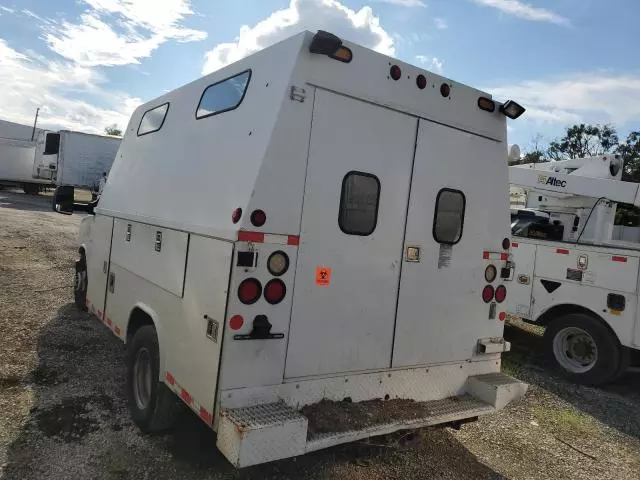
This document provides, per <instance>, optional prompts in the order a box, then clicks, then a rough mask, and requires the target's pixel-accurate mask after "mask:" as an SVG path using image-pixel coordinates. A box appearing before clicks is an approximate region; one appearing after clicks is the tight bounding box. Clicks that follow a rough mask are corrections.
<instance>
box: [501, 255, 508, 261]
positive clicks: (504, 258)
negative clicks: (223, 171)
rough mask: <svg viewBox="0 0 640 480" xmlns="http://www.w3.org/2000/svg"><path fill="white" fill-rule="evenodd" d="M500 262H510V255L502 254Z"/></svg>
mask: <svg viewBox="0 0 640 480" xmlns="http://www.w3.org/2000/svg"><path fill="white" fill-rule="evenodd" d="M500 260H509V254H508V253H501V254H500Z"/></svg>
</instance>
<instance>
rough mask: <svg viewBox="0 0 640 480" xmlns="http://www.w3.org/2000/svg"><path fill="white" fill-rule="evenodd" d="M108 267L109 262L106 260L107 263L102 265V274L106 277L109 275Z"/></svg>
mask: <svg viewBox="0 0 640 480" xmlns="http://www.w3.org/2000/svg"><path fill="white" fill-rule="evenodd" d="M107 266H108V264H107V261H106V260H105V261H104V262H103V263H102V273H104V274H105V275H106V273H107Z"/></svg>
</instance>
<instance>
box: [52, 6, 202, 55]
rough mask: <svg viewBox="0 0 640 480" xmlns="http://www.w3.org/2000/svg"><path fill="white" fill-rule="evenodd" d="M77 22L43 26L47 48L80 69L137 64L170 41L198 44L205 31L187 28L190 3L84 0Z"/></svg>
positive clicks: (190, 12)
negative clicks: (185, 25) (83, 67)
mask: <svg viewBox="0 0 640 480" xmlns="http://www.w3.org/2000/svg"><path fill="white" fill-rule="evenodd" d="M83 2H84V3H86V4H87V6H88V8H87V10H86V11H85V12H84V13H82V14H81V15H80V18H79V20H78V21H77V23H74V22H69V21H62V22H60V23H52V22H49V23H48V24H46V25H45V26H44V27H43V28H44V31H45V34H44V39H45V41H46V42H47V43H48V45H49V48H51V50H53V51H54V52H56V53H58V54H59V55H62V56H63V57H65V58H67V59H69V60H71V61H73V62H76V63H78V64H79V65H82V66H96V65H103V66H115V65H126V64H132V63H139V61H140V59H141V58H146V57H149V56H150V55H151V53H152V52H153V51H154V50H155V49H157V48H158V47H159V46H160V45H162V44H163V43H164V42H166V41H168V40H176V41H178V42H192V41H199V40H203V39H204V38H206V36H207V35H206V33H205V32H201V31H198V30H193V29H189V28H185V27H184V26H183V25H182V21H183V20H184V19H185V17H186V16H188V15H192V14H193V10H192V9H191V4H190V0H162V1H159V0H83Z"/></svg>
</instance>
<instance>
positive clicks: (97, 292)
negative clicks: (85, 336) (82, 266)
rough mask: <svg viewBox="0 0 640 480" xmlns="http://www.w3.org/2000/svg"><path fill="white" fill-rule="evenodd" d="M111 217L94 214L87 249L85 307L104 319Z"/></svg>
mask: <svg viewBox="0 0 640 480" xmlns="http://www.w3.org/2000/svg"><path fill="white" fill-rule="evenodd" d="M112 231H113V218H111V217H105V216H104V215H96V216H95V217H94V219H93V224H92V225H91V235H90V236H89V243H88V244H87V245H85V248H86V251H87V282H88V284H87V308H88V309H89V311H90V312H91V313H93V314H95V315H97V316H98V318H100V320H104V312H105V300H106V298H105V295H106V291H107V276H108V273H109V257H110V255H111V233H112Z"/></svg>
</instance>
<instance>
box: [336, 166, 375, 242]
mask: <svg viewBox="0 0 640 480" xmlns="http://www.w3.org/2000/svg"><path fill="white" fill-rule="evenodd" d="M379 200H380V180H378V177H376V176H375V175H371V174H369V173H362V172H349V173H347V175H346V176H345V177H344V180H343V181H342V193H341V195H340V213H339V216H338V224H339V225H340V229H341V230H342V231H343V232H344V233H346V234H348V235H371V233H373V231H374V230H375V228H376V223H377V221H378V203H379Z"/></svg>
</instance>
